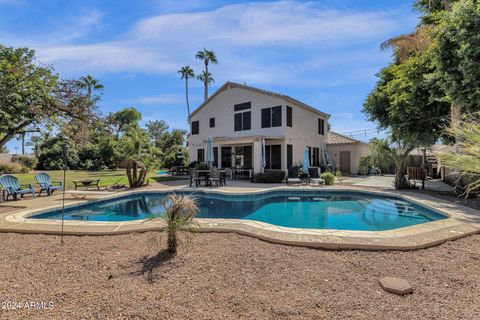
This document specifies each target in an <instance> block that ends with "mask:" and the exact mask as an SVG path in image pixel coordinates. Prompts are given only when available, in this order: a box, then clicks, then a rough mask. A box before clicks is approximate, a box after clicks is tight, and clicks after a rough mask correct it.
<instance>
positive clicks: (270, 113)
mask: <svg viewBox="0 0 480 320" xmlns="http://www.w3.org/2000/svg"><path fill="white" fill-rule="evenodd" d="M281 126H282V106H276V107H271V108H263V109H262V128H271V127H281Z"/></svg>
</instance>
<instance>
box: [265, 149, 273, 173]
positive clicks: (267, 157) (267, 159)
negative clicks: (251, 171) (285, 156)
mask: <svg viewBox="0 0 480 320" xmlns="http://www.w3.org/2000/svg"><path fill="white" fill-rule="evenodd" d="M265 169H272V168H271V166H270V146H265Z"/></svg>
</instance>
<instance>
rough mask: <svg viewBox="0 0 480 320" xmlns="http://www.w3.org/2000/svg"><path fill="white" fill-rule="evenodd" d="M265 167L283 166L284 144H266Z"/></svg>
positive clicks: (278, 167)
mask: <svg viewBox="0 0 480 320" xmlns="http://www.w3.org/2000/svg"><path fill="white" fill-rule="evenodd" d="M265 164H266V166H265V169H281V168H282V146H281V145H279V144H276V145H271V146H265Z"/></svg>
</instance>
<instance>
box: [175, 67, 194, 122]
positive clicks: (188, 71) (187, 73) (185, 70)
mask: <svg viewBox="0 0 480 320" xmlns="http://www.w3.org/2000/svg"><path fill="white" fill-rule="evenodd" d="M177 73H179V74H181V76H182V77H181V79H182V80H183V79H185V99H186V100H187V116H188V118H187V121H189V119H190V103H189V102H188V79H193V78H195V73H194V71H193V69H192V68H190V66H183V67H181V68H180V70H178V71H177Z"/></svg>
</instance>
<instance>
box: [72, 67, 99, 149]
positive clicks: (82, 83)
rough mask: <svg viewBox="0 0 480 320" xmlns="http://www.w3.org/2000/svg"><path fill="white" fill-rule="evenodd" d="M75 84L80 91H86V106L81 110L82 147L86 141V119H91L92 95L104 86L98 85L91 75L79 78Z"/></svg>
mask: <svg viewBox="0 0 480 320" xmlns="http://www.w3.org/2000/svg"><path fill="white" fill-rule="evenodd" d="M77 83H78V86H79V87H80V88H81V89H83V90H87V106H86V107H85V109H84V110H83V119H82V120H83V121H82V123H81V142H82V145H85V142H86V140H87V123H88V119H89V118H90V117H91V113H92V107H93V105H92V93H93V91H102V90H103V89H104V86H103V84H101V83H100V81H98V80H97V79H95V78H94V77H92V76H91V75H87V76H86V77H80V79H79V80H78V82H77Z"/></svg>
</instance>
